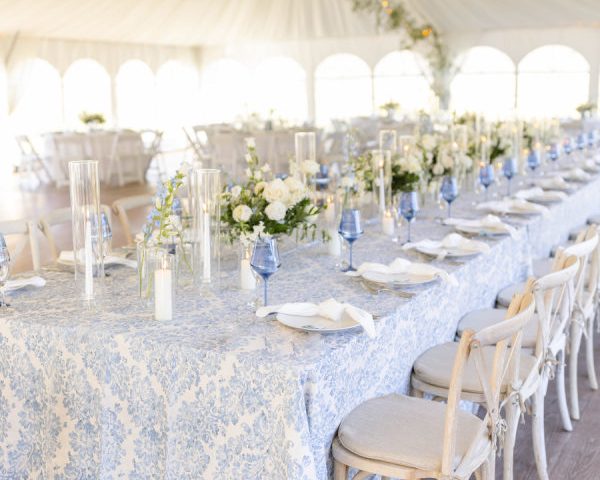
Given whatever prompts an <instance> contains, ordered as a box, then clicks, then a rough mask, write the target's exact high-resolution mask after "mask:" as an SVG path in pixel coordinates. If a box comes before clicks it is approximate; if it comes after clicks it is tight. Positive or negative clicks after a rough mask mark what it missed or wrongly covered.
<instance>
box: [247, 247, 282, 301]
mask: <svg viewBox="0 0 600 480" xmlns="http://www.w3.org/2000/svg"><path fill="white" fill-rule="evenodd" d="M250 266H251V267H252V269H253V270H254V271H255V272H256V273H257V274H258V275H260V276H261V277H262V279H263V296H264V305H265V306H266V305H268V296H267V294H268V283H269V277H270V276H271V275H273V274H274V273H275V272H276V271H277V269H278V268H279V267H280V266H281V260H280V259H279V249H278V248H277V240H276V239H274V238H258V239H257V240H256V242H255V243H254V249H253V250H252V258H251V259H250Z"/></svg>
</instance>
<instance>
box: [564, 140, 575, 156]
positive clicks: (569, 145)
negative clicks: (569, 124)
mask: <svg viewBox="0 0 600 480" xmlns="http://www.w3.org/2000/svg"><path fill="white" fill-rule="evenodd" d="M563 150H564V151H565V153H566V154H567V155H571V153H573V144H572V143H571V139H570V138H569V137H567V138H565V141H564V143H563Z"/></svg>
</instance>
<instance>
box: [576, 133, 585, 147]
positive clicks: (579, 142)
mask: <svg viewBox="0 0 600 480" xmlns="http://www.w3.org/2000/svg"><path fill="white" fill-rule="evenodd" d="M585 144H586V141H585V135H584V134H583V132H581V133H579V134H578V135H577V140H576V141H575V145H576V146H577V150H579V151H582V150H584V149H585Z"/></svg>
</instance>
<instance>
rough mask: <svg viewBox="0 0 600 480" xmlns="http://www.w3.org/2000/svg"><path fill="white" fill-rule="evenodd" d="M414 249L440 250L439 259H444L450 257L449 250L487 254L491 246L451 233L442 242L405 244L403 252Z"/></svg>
mask: <svg viewBox="0 0 600 480" xmlns="http://www.w3.org/2000/svg"><path fill="white" fill-rule="evenodd" d="M414 248H424V249H427V250H438V249H439V251H440V252H439V255H438V258H439V259H440V260H441V259H444V258H445V257H446V256H447V255H448V249H450V248H452V249H460V250H463V251H465V252H472V253H487V252H489V251H490V247H489V245H487V244H486V243H483V242H478V241H477V240H471V239H470V238H465V237H463V236H462V235H459V234H458V233H450V234H449V235H446V236H445V237H444V238H443V239H442V240H441V241H438V240H428V239H427V240H421V241H420V242H411V243H405V244H404V245H403V246H402V249H403V250H411V249H414Z"/></svg>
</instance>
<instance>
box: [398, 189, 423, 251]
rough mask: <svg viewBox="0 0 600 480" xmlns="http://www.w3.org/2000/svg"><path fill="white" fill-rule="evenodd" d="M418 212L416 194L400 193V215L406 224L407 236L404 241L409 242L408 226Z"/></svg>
mask: <svg viewBox="0 0 600 480" xmlns="http://www.w3.org/2000/svg"><path fill="white" fill-rule="evenodd" d="M418 211H419V199H418V198H417V192H402V194H401V195H400V215H402V216H403V217H404V219H405V220H406V223H407V228H408V235H407V237H406V241H407V242H410V224H411V222H412V221H413V219H414V218H415V217H416V216H417V212H418Z"/></svg>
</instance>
